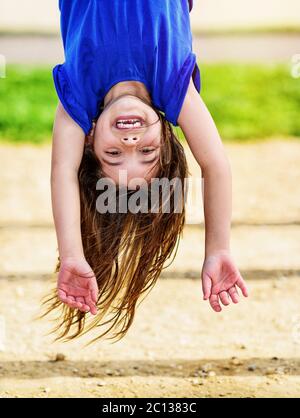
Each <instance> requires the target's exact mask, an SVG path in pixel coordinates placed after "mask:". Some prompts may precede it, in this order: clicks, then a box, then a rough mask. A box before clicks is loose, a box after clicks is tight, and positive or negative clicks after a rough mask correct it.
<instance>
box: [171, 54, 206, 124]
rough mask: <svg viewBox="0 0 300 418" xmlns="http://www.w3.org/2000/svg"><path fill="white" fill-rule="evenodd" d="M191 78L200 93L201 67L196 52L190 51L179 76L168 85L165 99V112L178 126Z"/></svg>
mask: <svg viewBox="0 0 300 418" xmlns="http://www.w3.org/2000/svg"><path fill="white" fill-rule="evenodd" d="M191 78H192V79H193V82H194V85H195V87H196V89H197V91H198V93H200V90H201V77H200V69H199V67H198V64H197V59H196V55H195V53H194V52H190V54H189V55H188V57H187V58H186V60H185V61H184V63H183V65H182V67H181V69H180V71H179V72H178V74H177V76H176V77H175V78H174V79H172V81H171V83H170V85H169V86H168V91H169V92H170V93H169V95H168V96H167V98H166V99H165V101H164V112H165V117H166V119H167V120H168V121H169V122H171V123H172V125H174V126H178V122H177V120H178V117H179V114H180V111H181V108H182V105H183V102H184V99H185V96H186V93H187V89H188V86H189V83H190V80H191ZM166 91H167V90H166Z"/></svg>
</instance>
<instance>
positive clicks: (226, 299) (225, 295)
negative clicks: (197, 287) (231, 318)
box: [219, 290, 230, 306]
mask: <svg viewBox="0 0 300 418" xmlns="http://www.w3.org/2000/svg"><path fill="white" fill-rule="evenodd" d="M219 298H220V299H221V302H222V303H223V305H224V306H227V305H229V304H230V300H229V296H228V293H227V292H226V291H225V290H224V291H223V292H220V293H219Z"/></svg>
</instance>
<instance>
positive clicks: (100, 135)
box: [94, 94, 162, 187]
mask: <svg viewBox="0 0 300 418" xmlns="http://www.w3.org/2000/svg"><path fill="white" fill-rule="evenodd" d="M120 121H123V122H120ZM161 131H162V126H161V121H160V118H159V115H158V114H157V113H156V111H155V110H154V109H153V108H152V107H151V106H150V105H149V104H147V103H146V102H145V101H143V100H141V99H140V98H139V97H136V96H134V95H131V94H124V95H121V96H119V97H117V98H116V99H114V100H111V102H109V104H108V105H107V106H106V107H105V108H104V110H103V112H102V113H101V115H100V117H99V118H98V120H97V123H96V126H95V131H94V151H95V153H96V155H97V157H98V159H99V160H100V162H101V165H102V170H103V172H104V173H105V175H106V176H107V177H109V178H111V179H112V180H113V181H114V182H116V184H120V181H119V171H120V170H125V172H126V176H127V182H125V181H124V182H122V184H124V185H128V182H130V185H131V186H132V187H135V186H136V185H138V184H141V181H140V179H145V180H146V181H147V182H148V181H150V179H151V178H153V177H155V176H156V175H157V172H158V167H159V157H160V147H161Z"/></svg>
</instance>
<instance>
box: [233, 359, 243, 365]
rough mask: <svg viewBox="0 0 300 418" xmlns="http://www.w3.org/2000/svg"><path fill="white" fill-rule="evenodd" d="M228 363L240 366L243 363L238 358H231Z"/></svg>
mask: <svg viewBox="0 0 300 418" xmlns="http://www.w3.org/2000/svg"><path fill="white" fill-rule="evenodd" d="M230 363H231V364H232V365H234V366H242V364H243V362H242V361H241V360H239V359H238V358H234V359H232V360H231V362H230Z"/></svg>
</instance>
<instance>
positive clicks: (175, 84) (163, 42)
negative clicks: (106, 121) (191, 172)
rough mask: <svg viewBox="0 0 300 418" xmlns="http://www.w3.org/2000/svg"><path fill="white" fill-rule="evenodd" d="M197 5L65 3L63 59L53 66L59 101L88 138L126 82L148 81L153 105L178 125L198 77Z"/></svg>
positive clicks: (166, 0) (174, 0)
mask: <svg viewBox="0 0 300 418" xmlns="http://www.w3.org/2000/svg"><path fill="white" fill-rule="evenodd" d="M192 6H193V2H192V0H188V1H187V0H113V1H112V0H60V1H59V8H60V12H61V21H60V24H61V35H62V40H63V46H64V51H65V62H64V63H63V64H58V65H56V66H55V67H54V68H53V79H54V84H55V88H56V91H57V94H58V97H59V99H60V101H61V103H62V105H63V106H64V108H65V110H66V111H67V112H68V114H69V115H70V116H71V117H72V118H73V119H74V120H75V121H76V122H77V123H78V124H79V126H81V128H82V129H83V131H84V132H85V133H86V134H87V133H88V132H89V131H90V129H91V128H92V122H93V120H95V119H97V118H98V117H99V116H100V114H101V111H102V110H101V107H102V106H103V101H104V97H105V96H106V94H107V93H108V91H109V90H110V89H111V87H112V86H113V85H114V84H116V83H118V82H121V81H129V80H135V81H140V82H142V83H144V85H145V86H146V88H147V90H148V92H149V94H150V97H151V100H152V103H153V104H154V106H156V108H157V109H159V110H160V111H162V112H163V113H164V114H165V117H166V119H167V120H168V121H169V122H171V123H172V124H173V125H174V126H178V123H177V119H178V116H179V113H180V110H181V107H182V104H183V101H184V98H185V95H186V92H187V88H188V84H189V82H190V79H191V77H193V82H194V85H195V87H196V89H197V91H198V92H200V71H199V68H198V65H197V61H196V55H195V54H194V52H193V51H192V33H191V27H190V16H189V12H190V10H191V8H192Z"/></svg>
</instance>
